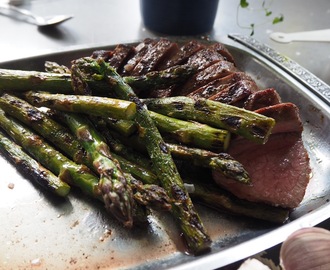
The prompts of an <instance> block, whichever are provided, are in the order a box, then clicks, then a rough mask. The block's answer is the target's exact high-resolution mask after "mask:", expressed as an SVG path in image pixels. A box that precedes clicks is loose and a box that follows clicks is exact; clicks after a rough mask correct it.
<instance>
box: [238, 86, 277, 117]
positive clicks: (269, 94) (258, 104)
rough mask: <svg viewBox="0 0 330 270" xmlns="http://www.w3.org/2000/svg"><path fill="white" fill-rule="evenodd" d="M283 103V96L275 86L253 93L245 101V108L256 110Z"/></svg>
mask: <svg viewBox="0 0 330 270" xmlns="http://www.w3.org/2000/svg"><path fill="white" fill-rule="evenodd" d="M279 103H281V97H280V95H279V94H278V93H277V91H276V90H275V89H274V88H268V89H264V90H259V91H257V92H254V93H252V94H251V95H250V96H249V97H248V99H247V100H246V101H245V103H244V109H246V110H250V111H254V110H258V109H260V108H263V107H268V106H272V105H275V104H279Z"/></svg>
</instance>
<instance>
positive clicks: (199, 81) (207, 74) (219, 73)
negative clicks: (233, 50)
mask: <svg viewBox="0 0 330 270" xmlns="http://www.w3.org/2000/svg"><path fill="white" fill-rule="evenodd" d="M237 71H238V70H237V68H236V67H235V66H234V64H233V63H232V62H228V61H218V62H216V63H215V64H213V65H211V66H209V67H207V68H206V69H204V70H202V71H199V72H198V73H197V74H195V75H194V76H193V77H192V78H190V79H189V80H188V81H187V82H186V83H185V84H184V85H183V86H182V87H180V89H178V91H177V93H175V94H176V95H181V96H186V95H188V94H189V93H191V92H193V91H195V90H196V89H198V88H200V87H202V86H204V85H206V84H208V83H209V82H211V81H213V80H215V79H219V78H223V77H225V76H228V75H230V74H232V73H234V72H237Z"/></svg>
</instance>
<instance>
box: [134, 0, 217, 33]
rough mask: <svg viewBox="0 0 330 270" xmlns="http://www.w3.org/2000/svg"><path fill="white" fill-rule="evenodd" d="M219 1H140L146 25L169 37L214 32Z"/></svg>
mask: <svg viewBox="0 0 330 270" xmlns="http://www.w3.org/2000/svg"><path fill="white" fill-rule="evenodd" d="M218 3H219V0H140V6H141V14H142V20H143V23H144V25H145V26H146V27H147V28H148V29H150V30H151V31H155V32H159V33H162V34H167V35H198V34H203V33H207V32H209V31H211V30H212V28H213V24H214V20H215V17H216V14H217V8H218Z"/></svg>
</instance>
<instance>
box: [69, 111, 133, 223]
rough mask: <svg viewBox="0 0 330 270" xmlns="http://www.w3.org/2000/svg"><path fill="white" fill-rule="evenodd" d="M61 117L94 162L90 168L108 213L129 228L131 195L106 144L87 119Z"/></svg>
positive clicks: (131, 221)
mask: <svg viewBox="0 0 330 270" xmlns="http://www.w3.org/2000/svg"><path fill="white" fill-rule="evenodd" d="M63 117H64V119H65V122H66V123H67V125H68V126H69V128H70V129H71V131H72V133H74V134H75V135H76V137H77V138H78V140H79V141H80V143H81V144H82V145H83V147H84V148H85V150H86V151H87V154H88V155H89V156H90V158H91V159H92V160H93V166H94V168H95V170H96V171H97V172H98V174H99V175H100V182H99V189H100V192H101V196H102V197H103V200H104V201H105V202H106V205H107V206H108V210H109V211H110V212H111V213H112V214H113V215H114V216H115V217H117V219H118V220H120V221H121V222H123V224H124V225H125V227H128V228H131V227H132V226H133V209H134V199H133V193H132V190H131V188H130V186H129V185H128V183H127V179H126V177H125V175H124V173H123V171H122V169H121V167H120V164H119V162H118V160H116V159H114V158H113V156H112V155H111V153H110V149H109V147H108V145H107V144H106V143H105V142H104V141H103V139H102V137H101V136H100V135H99V133H98V132H97V131H96V129H95V128H94V127H93V126H92V124H91V123H89V121H88V120H87V119H86V118H85V119H84V118H82V117H80V116H79V115H77V114H69V113H63Z"/></svg>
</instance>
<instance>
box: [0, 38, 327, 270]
mask: <svg viewBox="0 0 330 270" xmlns="http://www.w3.org/2000/svg"><path fill="white" fill-rule="evenodd" d="M232 38H233V37H232ZM236 40H238V37H236ZM112 47H113V46H106V47H103V46H102V47H97V48H96V47H93V48H84V49H76V50H71V51H65V52H59V53H53V54H48V55H42V56H36V57H31V58H28V59H22V60H15V61H12V62H6V63H0V67H1V68H13V69H25V70H43V66H44V62H45V61H46V60H49V61H56V62H58V63H60V64H69V62H70V61H71V60H72V59H75V58H78V57H81V56H88V55H90V54H91V52H92V51H94V50H96V49H106V48H112ZM253 47H254V46H253V45H252V46H248V47H246V46H245V45H244V46H243V45H241V44H239V43H237V44H236V43H233V44H231V45H228V49H229V50H230V51H231V53H232V54H233V55H234V57H235V59H236V61H237V64H238V67H239V68H240V69H241V70H243V71H245V72H247V73H248V74H250V75H251V76H252V77H253V78H254V79H255V80H256V82H257V83H258V84H259V85H260V86H261V87H264V88H266V87H274V88H275V89H277V90H278V92H279V93H280V95H281V97H282V99H283V101H291V102H294V103H295V104H297V106H298V107H299V108H300V113H301V118H302V121H303V123H304V132H303V139H304V143H305V146H306V148H307V150H308V152H309V155H310V159H311V166H312V171H313V175H312V179H311V181H310V184H309V186H308V189H307V192H306V196H305V198H304V200H303V202H302V203H301V205H300V206H299V207H298V208H297V209H295V210H294V211H293V212H292V213H291V215H290V221H289V222H288V223H286V224H284V225H281V226H277V225H274V224H269V223H265V222H261V221H259V220H254V219H250V218H244V217H234V216H231V215H228V214H224V213H219V212H216V211H213V210H210V209H208V208H205V207H203V206H199V205H197V206H196V207H197V209H198V211H199V212H200V214H201V217H202V220H203V221H204V224H205V226H206V229H207V231H208V232H209V234H210V236H211V238H212V240H213V246H212V251H211V253H208V254H205V255H202V256H198V257H194V256H188V255H186V254H184V253H183V252H182V250H183V247H182V245H181V240H180V238H179V237H178V236H179V232H178V231H177V229H176V225H175V224H174V223H173V221H172V219H171V218H169V216H168V215H167V214H164V213H161V214H158V213H154V214H153V215H151V216H150V226H149V227H148V228H139V229H133V230H132V231H127V230H125V229H123V228H121V226H120V225H119V224H117V223H116V222H114V221H113V220H112V219H111V217H109V215H107V213H106V212H105V211H104V210H103V207H102V205H101V204H99V203H98V202H95V201H93V200H91V199H88V198H85V197H84V196H83V195H82V194H81V193H79V192H72V193H71V194H70V195H69V197H68V198H67V199H59V198H56V197H54V196H52V195H50V194H45V193H44V192H43V191H42V190H41V189H39V188H38V187H37V186H35V185H33V184H32V183H31V182H29V181H28V180H26V179H24V178H23V177H22V176H21V175H20V174H18V173H17V172H16V169H15V168H14V167H13V166H12V165H10V164H9V163H8V162H7V161H6V160H4V159H3V158H2V157H1V158H0V168H1V181H0V222H1V226H0V237H1V245H0V269H6V270H8V269H15V270H18V269H34V268H36V269H48V270H52V269H56V270H57V269H63V270H64V269H200V268H201V267H203V269H204V270H206V269H215V268H220V267H224V266H226V265H228V264H231V263H233V262H236V261H239V260H241V259H244V258H246V257H248V256H251V255H254V254H256V253H258V252H260V251H263V250H265V249H268V248H270V247H272V246H275V245H277V244H279V243H281V242H282V241H284V240H285V238H286V237H287V236H288V235H289V234H291V233H292V232H293V231H295V230H297V229H299V228H301V227H306V226H314V225H317V224H319V223H320V222H322V221H324V220H326V219H327V218H329V217H330V205H329V203H328V201H329V199H330V185H329V181H330V151H329V150H330V138H329V136H330V135H329V134H330V109H329V108H330V107H329V106H330V105H329V104H330V102H329V99H328V98H327V97H326V96H324V94H323V93H320V92H319V91H318V90H317V89H316V90H315V88H314V87H313V86H311V85H310V83H311V81H310V79H307V80H306V79H301V78H302V77H301V76H299V74H298V75H297V74H296V75H295V76H293V75H292V73H290V72H288V70H287V69H285V68H283V63H282V65H279V64H278V61H277V60H276V59H275V60H274V59H271V58H272V57H267V56H266V57H265V54H268V56H269V52H272V51H271V49H269V48H268V50H265V51H264V54H260V53H259V52H260V51H262V49H263V48H262V47H258V48H257V50H256V49H255V48H253ZM251 48H252V49H251ZM266 49H267V48H266ZM269 50H270V51H269ZM284 62H285V61H284ZM296 67H297V66H295V67H294V69H295V68H296ZM291 71H292V69H291ZM304 74H305V75H306V72H305V73H304ZM307 74H309V73H308V72H307ZM302 75H303V74H302ZM309 75H310V74H309ZM313 79H314V82H315V80H316V82H317V83H318V84H317V85H319V84H321V85H322V86H323V87H325V88H327V87H328V86H327V85H324V84H323V82H320V81H319V80H318V79H317V78H315V77H313ZM308 80H309V81H308ZM312 82H313V81H312Z"/></svg>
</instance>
